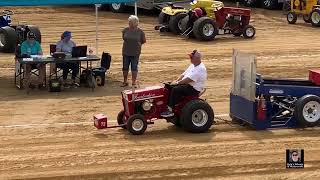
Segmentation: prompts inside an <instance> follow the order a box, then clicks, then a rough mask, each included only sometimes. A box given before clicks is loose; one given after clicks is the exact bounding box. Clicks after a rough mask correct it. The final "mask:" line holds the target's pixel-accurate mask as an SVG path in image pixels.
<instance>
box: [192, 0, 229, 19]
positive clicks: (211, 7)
mask: <svg viewBox="0 0 320 180" xmlns="http://www.w3.org/2000/svg"><path fill="white" fill-rule="evenodd" d="M190 4H191V9H195V8H201V9H202V10H203V11H204V13H205V14H206V16H208V17H210V18H213V19H215V15H214V11H215V10H216V9H219V8H221V7H223V6H224V5H223V2H221V1H212V0H198V1H196V0H195V1H192V2H191V3H190Z"/></svg>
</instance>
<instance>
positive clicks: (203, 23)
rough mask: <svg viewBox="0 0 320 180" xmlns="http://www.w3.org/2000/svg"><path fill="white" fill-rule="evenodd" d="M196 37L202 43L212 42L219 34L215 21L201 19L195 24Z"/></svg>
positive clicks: (206, 18) (207, 18)
mask: <svg viewBox="0 0 320 180" xmlns="http://www.w3.org/2000/svg"><path fill="white" fill-rule="evenodd" d="M192 31H193V34H194V36H195V37H196V38H197V39H199V40H202V41H211V40H213V39H214V38H215V36H216V35H217V34H218V28H217V25H216V23H215V21H214V20H213V19H211V18H209V17H201V18H199V19H197V20H196V21H195V22H194V24H193V29H192Z"/></svg>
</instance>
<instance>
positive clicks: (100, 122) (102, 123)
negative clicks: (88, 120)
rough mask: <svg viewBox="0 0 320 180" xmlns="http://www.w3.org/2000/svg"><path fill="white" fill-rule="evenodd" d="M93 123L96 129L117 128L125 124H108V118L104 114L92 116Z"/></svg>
mask: <svg viewBox="0 0 320 180" xmlns="http://www.w3.org/2000/svg"><path fill="white" fill-rule="evenodd" d="M93 123H94V126H95V127H96V128H97V129H106V128H118V127H122V126H125V124H122V125H115V126H108V118H107V116H106V115H104V114H97V115H94V116H93Z"/></svg>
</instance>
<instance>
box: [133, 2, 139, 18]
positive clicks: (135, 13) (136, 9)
mask: <svg viewBox="0 0 320 180" xmlns="http://www.w3.org/2000/svg"><path fill="white" fill-rule="evenodd" d="M134 15H136V16H138V7H137V1H135V2H134Z"/></svg>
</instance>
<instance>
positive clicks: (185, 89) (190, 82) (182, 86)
mask: <svg viewBox="0 0 320 180" xmlns="http://www.w3.org/2000/svg"><path fill="white" fill-rule="evenodd" d="M188 55H189V57H190V61H191V65H190V66H189V67H188V69H187V70H185V71H184V73H182V74H181V75H180V77H179V78H178V79H177V80H176V82H175V83H173V85H174V86H173V88H172V90H171V93H170V97H169V103H168V111H166V112H163V113H161V116H162V117H164V118H168V117H172V116H174V113H173V111H172V109H173V108H174V106H175V105H176V104H178V103H179V101H180V100H181V99H182V98H183V97H185V96H197V95H199V93H200V92H202V91H203V90H204V86H205V81H206V80H207V69H206V67H205V65H204V64H203V63H202V62H201V53H200V52H199V51H197V50H194V51H193V52H192V53H191V54H188Z"/></svg>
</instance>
